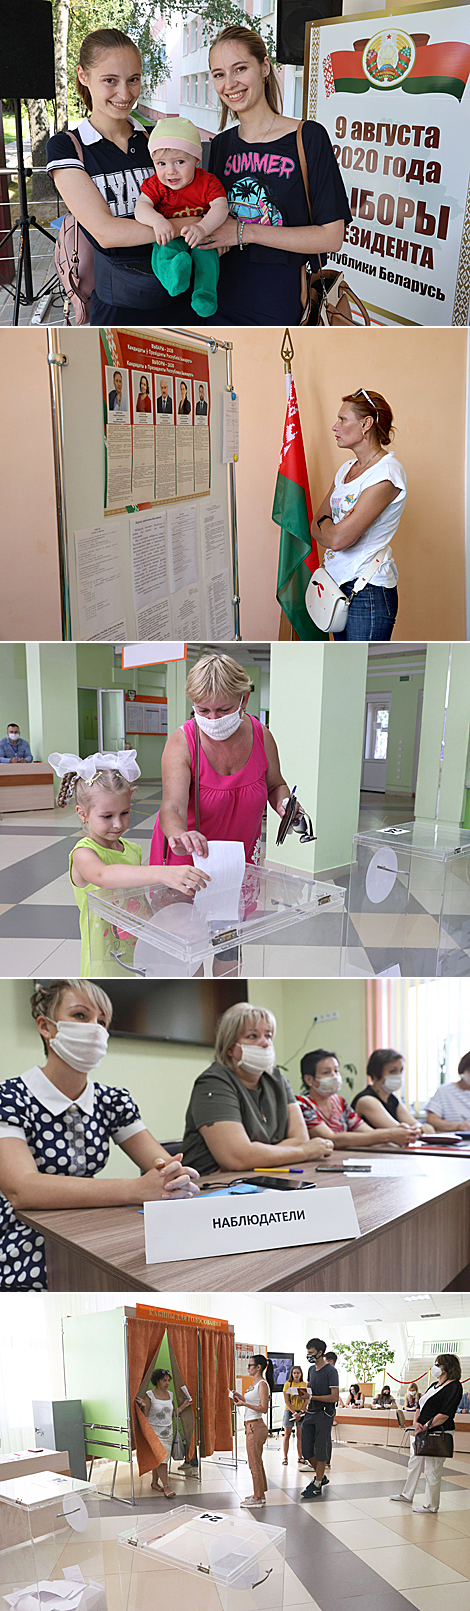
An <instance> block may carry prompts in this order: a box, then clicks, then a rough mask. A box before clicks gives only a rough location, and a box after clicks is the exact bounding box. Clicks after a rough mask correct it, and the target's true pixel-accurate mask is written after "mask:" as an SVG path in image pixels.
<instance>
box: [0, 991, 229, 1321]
mask: <svg viewBox="0 0 470 1611" xmlns="http://www.w3.org/2000/svg"><path fill="white" fill-rule="evenodd" d="M31 1006H32V1013H33V1018H35V1019H36V1023H37V1026H38V1030H39V1033H40V1035H41V1038H42V1042H43V1045H44V1049H45V1052H46V1059H47V1061H46V1066H45V1068H39V1066H36V1067H35V1068H32V1069H29V1070H28V1072H27V1073H26V1074H22V1075H21V1076H20V1077H19V1078H17V1079H11V1080H4V1081H3V1083H2V1084H1V1085H0V1193H2V1194H3V1196H0V1290H7V1291H10V1292H31V1291H34V1292H42V1291H43V1290H44V1289H45V1287H46V1285H47V1281H46V1263H45V1252H44V1240H43V1237H42V1236H36V1234H35V1232H34V1231H31V1230H30V1229H29V1228H28V1226H27V1225H24V1224H23V1223H22V1221H21V1219H19V1218H18V1213H21V1210H22V1209H24V1210H25V1211H28V1210H33V1209H41V1210H42V1209H65V1208H106V1207H111V1206H119V1205H121V1204H122V1205H126V1204H130V1203H135V1204H137V1205H139V1206H140V1205H141V1204H142V1203H144V1202H148V1201H149V1200H152V1199H155V1198H160V1199H162V1198H165V1199H167V1200H168V1199H169V1198H174V1197H189V1196H191V1195H192V1194H193V1193H194V1192H197V1191H198V1190H199V1187H198V1185H197V1181H198V1179H199V1176H198V1174H197V1171H196V1170H195V1169H189V1168H185V1169H182V1167H181V1162H180V1159H179V1158H170V1155H169V1153H167V1152H165V1149H164V1147H162V1146H161V1145H160V1143H159V1142H158V1141H155V1139H154V1137H153V1136H152V1135H151V1134H150V1131H149V1130H147V1129H146V1127H145V1124H144V1123H143V1120H142V1119H141V1117H140V1113H139V1110H138V1108H137V1107H136V1104H135V1102H133V1100H132V1097H131V1096H130V1095H129V1092H128V1091H125V1090H121V1089H117V1088H115V1087H113V1086H111V1085H101V1084H100V1083H99V1082H98V1081H97V1080H94V1079H89V1077H88V1076H89V1071H90V1069H95V1068H97V1066H98V1064H99V1063H100V1062H101V1059H102V1057H104V1055H105V1053H106V1046H107V1040H108V1034H107V1030H108V1025H109V1024H110V1022H111V1017H112V1006H111V1002H110V1000H109V996H107V995H105V993H104V990H100V989H99V988H98V986H97V985H95V984H92V983H91V982H88V981H86V980H80V979H56V980H52V981H51V982H49V981H48V982H47V983H46V982H45V983H44V984H43V985H42V984H39V985H37V986H36V988H35V991H34V994H33V996H32V997H31ZM110 1140H112V1141H114V1142H116V1144H117V1146H119V1147H122V1150H123V1152H125V1153H126V1154H127V1156H128V1158H132V1161H133V1163H135V1164H136V1165H137V1168H138V1169H139V1170H141V1174H140V1175H137V1176H135V1177H134V1178H132V1179H131V1180H110V1179H106V1180H100V1181H98V1180H96V1178H95V1177H96V1175H98V1174H99V1173H100V1171H101V1170H102V1169H104V1167H105V1164H106V1163H107V1161H108V1156H109V1142H110Z"/></svg>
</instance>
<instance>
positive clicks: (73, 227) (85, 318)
mask: <svg viewBox="0 0 470 1611" xmlns="http://www.w3.org/2000/svg"><path fill="white" fill-rule="evenodd" d="M68 135H69V140H71V141H72V144H73V145H74V146H75V150H76V153H77V156H78V157H80V158H82V157H83V152H82V148H81V145H80V141H79V140H77V136H76V135H75V134H72V132H71V130H70V129H69V130H68ZM54 263H55V266H56V269H57V273H58V275H59V279H60V280H61V281H62V285H63V287H64V291H65V293H66V295H65V303H64V313H65V323H66V324H70V318H69V314H70V307H71V306H72V308H73V311H74V314H75V324H76V325H78V324H89V323H90V302H91V293H92V291H93V289H94V284H95V263H94V252H93V247H92V245H91V241H89V240H87V237H86V235H84V233H83V230H82V229H80V225H79V224H78V223H77V219H76V218H74V217H73V213H66V214H65V217H64V218H63V219H62V224H61V228H60V233H59V238H58V241H57V245H56V248H55V251H54Z"/></svg>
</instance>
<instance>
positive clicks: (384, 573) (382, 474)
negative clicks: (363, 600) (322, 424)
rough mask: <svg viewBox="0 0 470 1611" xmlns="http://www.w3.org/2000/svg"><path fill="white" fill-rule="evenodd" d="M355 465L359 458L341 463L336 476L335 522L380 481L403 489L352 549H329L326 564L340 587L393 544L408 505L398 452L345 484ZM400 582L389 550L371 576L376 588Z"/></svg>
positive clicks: (333, 493) (389, 454) (400, 489)
mask: <svg viewBox="0 0 470 1611" xmlns="http://www.w3.org/2000/svg"><path fill="white" fill-rule="evenodd" d="M354 464H357V459H348V460H347V462H346V464H342V465H340V468H339V470H338V471H337V473H336V476H335V484H334V489H333V492H332V494H331V499H330V504H331V513H332V517H333V521H334V524H335V525H337V523H338V521H339V520H344V517H345V515H350V514H351V511H352V509H354V507H355V504H356V503H357V500H358V498H359V496H360V494H361V492H364V491H365V489H366V488H367V487H375V486H377V484H378V482H380V481H391V483H392V486H394V487H398V489H399V490H398V495H397V497H396V498H394V499H393V501H392V502H391V503H389V504H387V507H386V509H383V510H382V514H381V515H378V516H377V519H376V520H373V521H372V525H371V526H368V527H367V529H366V531H365V532H364V534H363V536H362V537H358V539H357V542H356V543H353V544H352V546H351V548H342V549H341V550H340V552H339V553H334V552H333V549H332V548H327V550H326V553H325V558H324V561H323V564H324V566H325V570H326V571H328V575H329V576H332V577H333V581H334V582H337V584H338V586H339V587H341V584H342V583H343V582H352V581H355V579H356V577H357V576H359V573H360V571H361V570H363V569H364V565H365V564H367V563H368V561H369V560H371V559H373V557H374V554H378V553H379V550H380V549H381V548H385V547H386V546H387V545H388V544H389V543H391V540H392V537H394V535H395V532H396V530H397V526H398V525H399V523H400V520H401V517H402V514H403V510H404V508H405V504H406V495H407V485H406V474H405V471H404V469H403V465H402V464H399V462H398V459H396V458H395V454H394V453H386V454H385V456H384V458H383V459H378V461H377V464H371V465H370V466H369V469H368V470H363V472H362V474H359V475H357V476H355V477H354V480H353V481H348V482H347V483H346V485H345V484H344V482H345V476H347V474H348V470H351V469H352V467H353V465H354ZM397 581H398V571H397V567H396V565H395V562H394V560H393V559H392V555H391V550H389V552H388V554H386V555H385V556H384V558H383V560H382V562H381V564H380V566H379V567H378V570H377V571H375V573H374V575H373V576H372V577H371V584H372V586H373V587H396V584H397Z"/></svg>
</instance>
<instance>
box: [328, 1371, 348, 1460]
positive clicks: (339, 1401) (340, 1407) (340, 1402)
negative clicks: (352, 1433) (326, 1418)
mask: <svg viewBox="0 0 470 1611" xmlns="http://www.w3.org/2000/svg"><path fill="white" fill-rule="evenodd" d="M325 1359H326V1363H327V1365H336V1363H337V1359H338V1355H337V1354H335V1353H334V1350H333V1349H332V1348H328V1349H327V1351H326V1354H325ZM336 1409H337V1410H344V1402H343V1399H342V1398H340V1397H338V1398H337V1400H336ZM335 1420H336V1415H334V1416H333V1421H332V1423H331V1427H330V1444H329V1454H328V1459H327V1462H326V1470H327V1471H329V1470H330V1469H331V1457H332V1438H333V1426H334V1423H335Z"/></svg>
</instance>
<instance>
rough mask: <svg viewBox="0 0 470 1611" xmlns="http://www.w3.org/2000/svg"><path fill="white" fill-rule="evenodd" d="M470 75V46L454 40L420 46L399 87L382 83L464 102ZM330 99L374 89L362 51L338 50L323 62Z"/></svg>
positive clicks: (384, 87)
mask: <svg viewBox="0 0 470 1611" xmlns="http://www.w3.org/2000/svg"><path fill="white" fill-rule="evenodd" d="M469 74H470V45H468V44H467V43H464V42H462V41H459V40H457V39H451V40H448V41H444V42H443V43H442V44H436V45H429V44H428V45H419V46H418V49H417V51H416V56H415V59H414V62H413V66H412V68H411V72H409V73H408V74H407V77H406V78H403V79H401V80H400V81H399V82H398V84H386V83H382V84H378V85H377V88H378V89H380V90H385V92H386V93H387V92H388V91H389V90H394V89H400V90H403V91H404V93H405V94H406V95H455V98H456V100H457V101H461V100H462V96H463V94H464V90H465V86H466V83H467V79H468V76H469ZM323 77H324V81H325V90H326V97H327V99H328V97H329V96H330V95H334V94H335V93H336V94H338V93H340V92H341V91H342V92H343V93H346V94H348V95H365V94H366V93H367V91H368V90H370V89H374V87H375V86H374V85H373V84H371V82H370V79H368V78H366V74H365V72H364V68H363V65H362V50H335V51H332V52H331V54H330V55H329V56H325V57H324V60H323Z"/></svg>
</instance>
